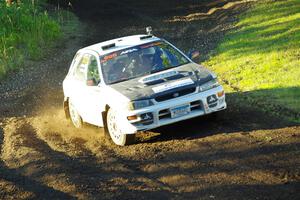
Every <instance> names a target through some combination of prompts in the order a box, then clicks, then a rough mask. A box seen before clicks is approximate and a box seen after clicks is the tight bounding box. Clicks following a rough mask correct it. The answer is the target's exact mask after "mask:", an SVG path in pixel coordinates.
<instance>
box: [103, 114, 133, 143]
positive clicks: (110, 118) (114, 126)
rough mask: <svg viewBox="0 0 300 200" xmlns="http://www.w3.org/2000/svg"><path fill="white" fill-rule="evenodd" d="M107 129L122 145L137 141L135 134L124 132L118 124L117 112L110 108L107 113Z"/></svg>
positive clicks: (114, 139) (113, 138) (116, 141)
mask: <svg viewBox="0 0 300 200" xmlns="http://www.w3.org/2000/svg"><path fill="white" fill-rule="evenodd" d="M107 129H108V132H109V135H110V137H111V139H112V141H113V142H114V143H115V144H117V145H120V146H125V145H129V144H132V143H134V142H135V134H123V133H122V131H121V129H120V128H119V126H118V120H117V112H115V111H114V110H113V109H109V110H108V113H107Z"/></svg>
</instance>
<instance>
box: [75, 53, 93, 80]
mask: <svg viewBox="0 0 300 200" xmlns="http://www.w3.org/2000/svg"><path fill="white" fill-rule="evenodd" d="M89 59H90V55H88V54H85V55H83V56H82V58H81V60H80V62H79V63H78V65H77V66H76V69H75V71H74V77H75V78H76V79H78V80H80V81H85V73H86V69H87V66H88V64H89Z"/></svg>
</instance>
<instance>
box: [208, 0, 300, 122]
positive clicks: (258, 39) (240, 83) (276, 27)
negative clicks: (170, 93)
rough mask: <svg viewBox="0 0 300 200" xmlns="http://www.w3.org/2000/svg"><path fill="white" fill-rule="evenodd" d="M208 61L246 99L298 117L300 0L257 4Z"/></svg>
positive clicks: (299, 102) (299, 111) (268, 0)
mask: <svg viewBox="0 0 300 200" xmlns="http://www.w3.org/2000/svg"><path fill="white" fill-rule="evenodd" d="M206 65H208V66H210V67H211V68H212V69H213V70H215V71H216V72H217V73H218V74H219V75H220V77H221V78H222V79H224V82H226V83H227V84H228V85H229V86H230V87H228V88H229V90H230V88H235V90H239V91H241V92H244V93H245V92H247V94H249V95H248V96H249V98H248V103H252V104H253V105H255V106H259V107H260V108H262V109H266V110H271V111H273V112H274V113H275V114H277V115H281V114H282V112H281V111H283V110H284V111H285V112H284V113H285V114H287V115H290V116H289V117H292V118H294V120H296V121H300V0H285V1H275V0H265V1H260V2H259V3H257V4H256V5H254V7H253V8H252V9H250V10H249V11H247V12H246V13H244V14H242V15H241V16H240V18H239V22H238V23H237V24H236V29H235V30H234V31H232V32H230V33H229V34H228V35H227V36H226V37H225V39H224V41H223V42H221V44H220V45H219V47H218V48H217V50H216V53H215V54H214V55H212V56H211V58H210V59H209V60H208V61H207V62H206Z"/></svg>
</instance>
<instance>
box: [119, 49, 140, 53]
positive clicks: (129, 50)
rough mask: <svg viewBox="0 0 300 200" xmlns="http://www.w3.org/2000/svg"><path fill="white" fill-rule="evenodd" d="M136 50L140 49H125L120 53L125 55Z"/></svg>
mask: <svg viewBox="0 0 300 200" xmlns="http://www.w3.org/2000/svg"><path fill="white" fill-rule="evenodd" d="M135 51H138V49H135V48H134V49H128V50H125V51H122V52H121V53H120V55H124V54H128V53H132V52H135Z"/></svg>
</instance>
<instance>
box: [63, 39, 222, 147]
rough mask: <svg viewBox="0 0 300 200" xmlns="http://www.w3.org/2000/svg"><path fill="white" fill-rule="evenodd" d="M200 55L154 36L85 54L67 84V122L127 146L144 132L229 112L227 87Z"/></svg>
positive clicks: (112, 42)
mask: <svg viewBox="0 0 300 200" xmlns="http://www.w3.org/2000/svg"><path fill="white" fill-rule="evenodd" d="M198 55H199V52H198V51H192V52H191V53H189V54H188V55H185V54H184V53H183V52H182V51H180V50H179V49H178V48H176V47H175V46H174V45H172V44H171V43H170V42H168V41H166V40H164V39H161V38H158V37H156V36H153V35H151V34H145V35H134V36H128V37H122V38H118V39H113V40H109V41H105V42H102V43H98V44H95V45H92V46H88V47H85V48H83V49H80V50H79V51H78V52H77V53H76V55H75V57H74V59H73V61H72V63H71V66H70V69H69V72H68V74H67V76H66V78H65V79H64V81H63V91H64V110H65V113H66V117H67V118H69V119H71V121H72V123H73V124H74V126H75V127H77V128H80V127H81V126H82V125H83V123H89V124H93V125H96V126H100V127H104V129H105V130H106V131H107V132H108V133H109V135H110V137H111V139H112V141H113V142H114V143H115V144H117V145H127V144H130V143H132V142H134V141H135V135H136V133H138V132H141V131H146V130H150V129H153V128H157V127H160V126H164V125H167V124H171V123H175V122H178V121H182V120H187V119H190V118H194V117H197V116H201V115H207V114H211V113H214V112H218V111H221V110H224V109H226V102H225V93H224V90H223V87H222V86H221V85H220V84H219V83H218V81H217V77H216V75H215V74H214V73H212V72H210V71H209V70H208V69H206V68H204V67H203V66H201V65H199V64H197V63H196V62H194V61H193V60H194V58H196V57H197V56H198Z"/></svg>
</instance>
